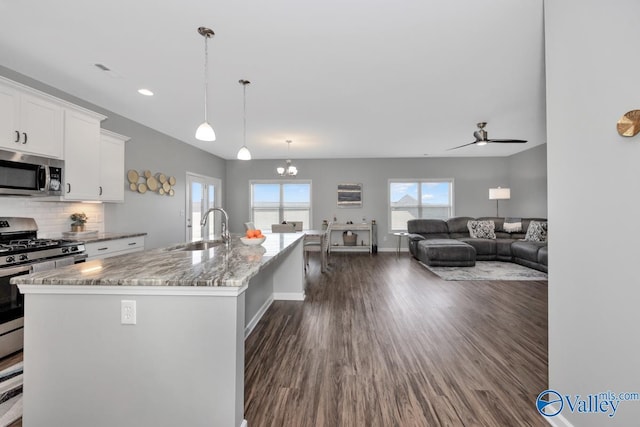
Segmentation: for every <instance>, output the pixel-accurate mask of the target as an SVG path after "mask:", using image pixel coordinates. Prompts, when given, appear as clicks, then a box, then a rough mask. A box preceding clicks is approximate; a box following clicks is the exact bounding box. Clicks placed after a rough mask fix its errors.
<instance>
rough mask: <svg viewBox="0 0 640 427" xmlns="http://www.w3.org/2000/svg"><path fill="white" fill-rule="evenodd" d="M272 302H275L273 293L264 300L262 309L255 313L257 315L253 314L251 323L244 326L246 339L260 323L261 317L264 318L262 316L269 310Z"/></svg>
mask: <svg viewBox="0 0 640 427" xmlns="http://www.w3.org/2000/svg"><path fill="white" fill-rule="evenodd" d="M271 304H273V295H272V296H271V297H270V298H269V299H267V300H266V301H265V302H264V304H262V307H260V309H259V310H258V312H257V313H256V314H255V316H253V318H252V319H251V320H250V321H249V323H247V325H246V326H245V327H244V339H245V340H246V339H247V338H248V337H249V335H250V334H251V332H253V329H254V328H255V327H256V325H257V324H258V322H259V321H260V319H262V316H264V313H266V312H267V310H268V309H269V307H270V306H271Z"/></svg>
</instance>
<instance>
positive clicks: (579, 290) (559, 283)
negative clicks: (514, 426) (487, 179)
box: [545, 0, 640, 427]
mask: <svg viewBox="0 0 640 427" xmlns="http://www.w3.org/2000/svg"><path fill="white" fill-rule="evenodd" d="M576 11H579V18H578V17H577V15H576ZM638 16H640V2H638V1H637V0H620V1H616V2H610V1H606V0H590V1H583V0H565V1H547V2H545V17H546V18H545V21H546V23H545V27H546V40H547V48H546V51H547V58H546V63H547V129H548V147H547V150H548V154H549V155H548V164H549V168H548V169H549V175H548V179H549V222H550V223H551V224H552V226H553V236H552V237H551V239H550V240H549V251H550V252H551V253H552V255H551V258H550V260H549V381H550V386H551V387H552V388H554V389H556V390H558V391H559V392H560V393H562V394H570V395H572V396H575V395H576V394H580V395H581V396H583V398H584V397H585V396H586V395H588V394H591V393H599V392H606V391H608V390H611V391H613V392H615V393H620V392H640V364H639V363H638V354H640V344H639V341H638V325H640V310H638V301H640V286H638V271H637V264H638V255H640V250H639V249H638V243H637V239H636V235H635V234H634V233H633V231H632V230H635V229H637V225H636V223H637V218H639V217H640V203H638V200H636V198H637V197H638V195H639V194H640V168H638V159H640V136H635V137H633V138H624V137H621V136H619V135H618V133H617V132H616V122H617V121H618V119H619V118H620V117H621V116H622V115H623V114H624V113H625V112H627V111H629V110H632V109H636V108H639V107H640V103H639V98H638V84H637V80H638V69H639V68H640V56H638V55H634V54H631V55H630V54H629V53H630V52H631V51H630V48H631V47H632V46H634V45H635V43H636V41H637V40H639V39H640V25H638ZM631 50H633V49H631ZM605 224H607V225H605ZM605 229H606V230H605ZM566 406H567V405H566V404H565V409H564V410H563V412H562V415H563V416H564V417H565V418H567V419H568V420H569V422H571V423H572V424H573V425H576V426H583V427H589V426H593V427H595V426H603V425H607V426H632V425H638V419H640V402H622V403H620V407H619V408H618V411H617V414H616V415H615V417H613V418H609V417H607V416H606V415H602V414H577V413H576V414H572V413H571V412H570V411H569V410H568V409H566ZM561 425H567V424H561Z"/></svg>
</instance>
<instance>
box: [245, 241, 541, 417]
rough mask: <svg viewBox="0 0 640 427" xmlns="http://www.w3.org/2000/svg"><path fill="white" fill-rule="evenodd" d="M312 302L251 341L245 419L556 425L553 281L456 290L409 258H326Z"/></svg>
mask: <svg viewBox="0 0 640 427" xmlns="http://www.w3.org/2000/svg"><path fill="white" fill-rule="evenodd" d="M312 263H313V264H312V268H311V270H310V272H309V273H308V275H307V281H308V283H307V289H306V293H307V297H306V300H305V301H304V302H290V301H276V302H275V303H274V304H273V305H272V306H271V307H270V308H269V310H268V311H267V313H266V314H265V316H264V318H263V319H262V320H261V321H260V322H259V324H258V325H257V326H256V328H255V330H254V331H253V332H252V334H251V335H250V336H249V338H248V339H247V341H246V358H245V360H246V363H245V366H246V368H245V417H246V419H247V421H248V423H249V426H250V427H264V426H292V427H301V426H327V427H329V426H363V427H364V426H366V427H370V426H381V427H383V426H384V427H388V426H403V427H405V426H441V425H442V426H518V425H522V426H547V425H548V424H547V423H546V422H545V421H544V420H543V419H542V417H541V416H540V415H539V414H538V413H537V411H536V409H535V399H536V397H537V395H538V394H539V393H540V392H541V391H543V390H545V389H546V388H547V282H546V281H537V282H535V281H522V282H518V281H501V282H498V281H460V282H451V281H450V282H446V281H443V280H441V279H440V278H438V277H437V276H435V275H434V274H433V273H431V272H429V271H427V270H426V269H425V268H423V267H421V266H420V265H419V264H418V262H417V261H415V260H413V259H412V258H411V257H410V256H409V255H408V254H401V255H400V256H396V255H395V254H389V253H380V254H378V255H375V256H370V255H364V254H360V255H358V254H339V255H332V256H331V260H330V263H331V271H330V272H329V273H326V274H321V273H320V271H319V262H318V259H317V257H315V258H314V259H312Z"/></svg>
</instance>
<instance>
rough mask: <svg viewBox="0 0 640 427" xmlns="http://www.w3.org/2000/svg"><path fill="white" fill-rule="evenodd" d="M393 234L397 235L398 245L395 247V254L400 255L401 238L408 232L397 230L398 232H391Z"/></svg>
mask: <svg viewBox="0 0 640 427" xmlns="http://www.w3.org/2000/svg"><path fill="white" fill-rule="evenodd" d="M393 235H394V236H397V237H398V247H397V248H396V255H400V248H401V246H402V238H403V237H405V236H408V235H409V233H405V232H398V233H393Z"/></svg>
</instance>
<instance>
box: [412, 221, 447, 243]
mask: <svg viewBox="0 0 640 427" xmlns="http://www.w3.org/2000/svg"><path fill="white" fill-rule="evenodd" d="M407 232H408V233H409V234H421V235H422V236H424V237H425V238H427V239H448V238H449V229H448V228H447V223H446V222H444V221H443V220H441V219H410V220H409V221H407Z"/></svg>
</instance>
